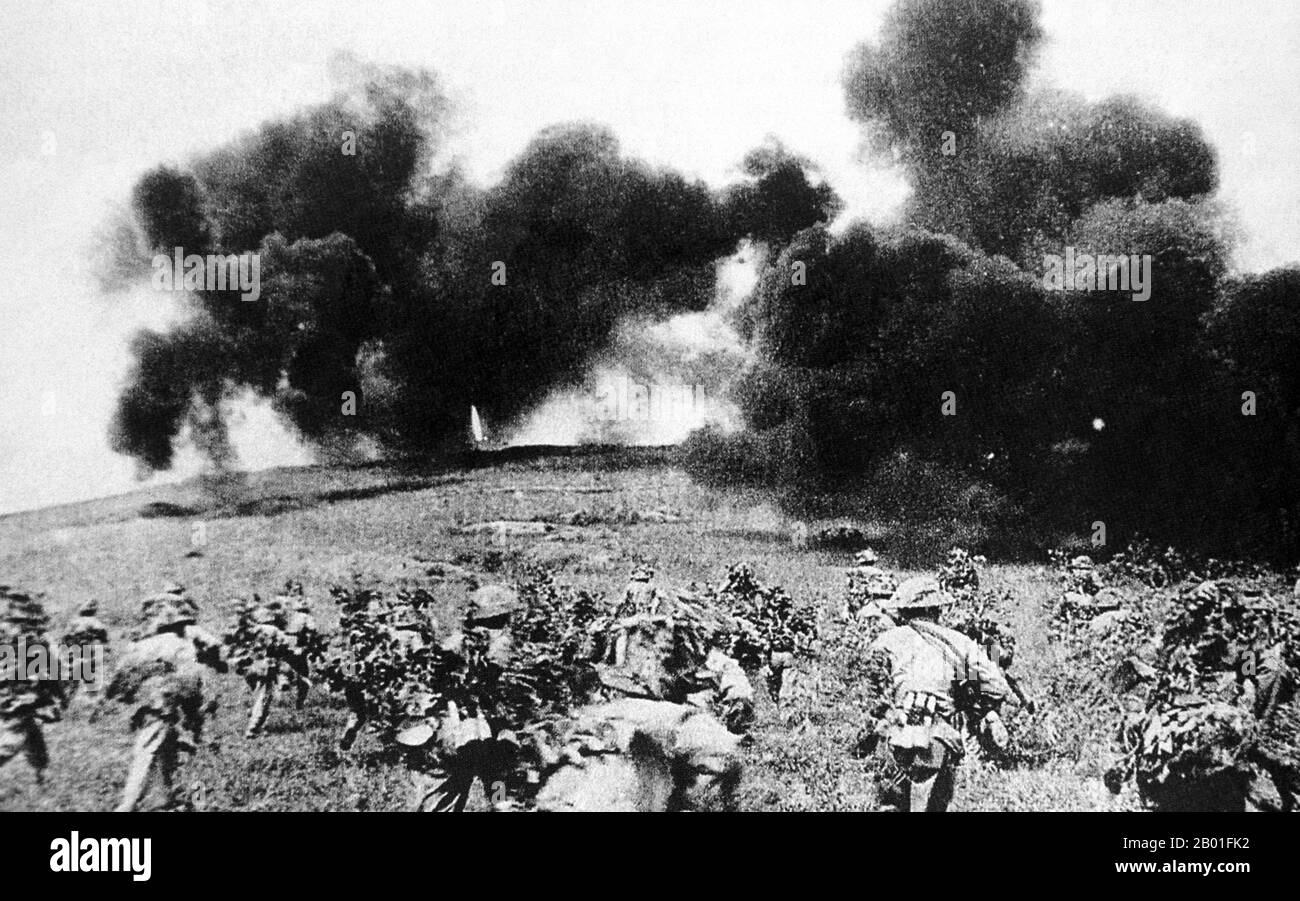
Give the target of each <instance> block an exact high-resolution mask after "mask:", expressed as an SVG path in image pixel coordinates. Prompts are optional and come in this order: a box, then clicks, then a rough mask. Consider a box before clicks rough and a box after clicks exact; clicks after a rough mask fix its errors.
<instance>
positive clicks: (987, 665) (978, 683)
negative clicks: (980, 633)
mask: <svg viewBox="0 0 1300 901" xmlns="http://www.w3.org/2000/svg"><path fill="white" fill-rule="evenodd" d="M968 640H969V639H968ZM966 667H967V672H966V673H965V677H966V679H967V680H968V681H970V682H973V683H974V685H975V690H976V691H977V692H979V695H980V698H981V700H983V701H984V702H985V703H987V704H990V705H996V704H1000V703H1002V702H1003V701H1005V700H1006V699H1007V697H1008V696H1009V695H1010V694H1011V686H1010V685H1008V684H1007V680H1006V677H1005V676H1004V675H1003V674H1002V668H1001V667H1000V666H998V665H997V664H996V663H994V662H993V661H992V660H990V659H989V656H988V654H986V653H984V649H983V648H981V647H980V646H979V645H977V644H975V642H973V641H971V642H970V645H969V646H968V647H967V649H966Z"/></svg>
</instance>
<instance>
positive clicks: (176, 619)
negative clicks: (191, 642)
mask: <svg viewBox="0 0 1300 901" xmlns="http://www.w3.org/2000/svg"><path fill="white" fill-rule="evenodd" d="M141 613H142V615H143V618H144V620H145V621H146V623H147V627H146V631H147V632H162V631H165V630H167V629H169V628H172V627H174V626H187V625H193V624H194V623H195V622H197V621H198V613H199V610H198V605H197V604H195V603H194V602H193V601H191V600H190V599H189V598H186V597H182V596H180V595H176V594H173V593H171V592H159V593H158V594H151V595H149V596H148V597H147V598H145V599H144V601H143V602H142V604H141Z"/></svg>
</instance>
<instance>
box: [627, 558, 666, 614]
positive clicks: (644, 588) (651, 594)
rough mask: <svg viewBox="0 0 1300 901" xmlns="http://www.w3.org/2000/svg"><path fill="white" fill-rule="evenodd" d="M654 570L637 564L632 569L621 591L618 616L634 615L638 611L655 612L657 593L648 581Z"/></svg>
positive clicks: (653, 574)
mask: <svg viewBox="0 0 1300 901" xmlns="http://www.w3.org/2000/svg"><path fill="white" fill-rule="evenodd" d="M654 577H655V571H654V570H653V569H651V568H650V567H648V566H638V567H637V568H636V569H634V570H633V571H632V575H631V576H630V577H629V579H628V582H627V588H626V589H625V590H624V591H623V603H622V604H621V605H619V608H618V615H619V616H636V615H637V614H638V613H655V612H657V609H656V608H657V607H658V602H657V600H656V597H657V593H656V592H655V589H654V586H652V585H651V584H650V583H651V581H653V579H654Z"/></svg>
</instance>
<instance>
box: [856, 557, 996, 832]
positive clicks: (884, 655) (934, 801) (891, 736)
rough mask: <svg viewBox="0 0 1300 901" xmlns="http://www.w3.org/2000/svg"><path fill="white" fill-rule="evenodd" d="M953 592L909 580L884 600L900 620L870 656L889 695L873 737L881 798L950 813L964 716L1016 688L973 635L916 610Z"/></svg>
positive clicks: (942, 602) (932, 608) (941, 603)
mask: <svg viewBox="0 0 1300 901" xmlns="http://www.w3.org/2000/svg"><path fill="white" fill-rule="evenodd" d="M948 603H949V598H948V597H947V595H945V594H944V593H943V590H942V589H941V588H940V586H939V583H938V582H937V581H936V580H935V579H932V578H929V577H918V578H914V579H909V580H908V581H906V582H904V583H903V584H902V585H900V586H899V588H898V591H897V592H895V594H894V597H893V598H891V599H890V601H889V602H888V603H887V604H886V605H885V606H886V610H887V611H888V612H889V613H891V615H897V616H899V618H900V620H901V621H902V624H901V625H898V626H896V627H895V628H892V629H890V630H888V631H886V632H885V633H883V634H882V635H880V636H879V637H878V638H876V640H875V641H874V642H872V644H871V646H870V647H869V649H868V655H869V657H871V658H874V661H875V662H876V663H877V664H878V665H879V666H880V667H881V668H882V671H883V672H882V673H881V675H882V676H883V677H884V678H883V679H882V683H883V684H881V685H879V686H877V689H878V691H879V692H880V693H881V694H882V695H883V698H882V701H883V703H882V704H881V706H880V708H879V709H878V710H877V711H875V712H876V713H877V714H878V719H877V723H876V727H875V730H874V734H873V736H872V739H873V742H872V743H873V744H874V745H875V751H876V753H877V755H878V760H879V763H880V773H879V777H880V787H881V790H882V792H881V793H882V799H883V800H884V801H885V802H887V803H891V804H894V805H896V806H898V807H900V808H902V809H904V810H911V811H943V810H946V809H947V807H948V804H949V802H950V801H951V800H952V791H953V776H954V773H955V770H956V767H957V764H958V762H959V761H960V759H961V757H962V754H963V751H964V743H963V740H962V735H961V732H960V730H959V728H958V723H957V721H956V717H957V715H958V714H977V715H980V716H981V717H982V716H983V714H984V713H985V712H987V711H988V710H996V708H997V707H998V706H999V705H1000V704H1001V703H1002V701H1003V700H1004V699H1005V698H1006V697H1007V695H1008V694H1009V692H1010V688H1009V686H1008V685H1007V682H1006V680H1005V679H1004V678H1003V675H1002V673H1001V671H1000V670H999V669H998V667H997V666H996V665H995V664H994V663H993V662H992V661H991V660H989V658H988V656H987V655H986V654H985V653H984V651H983V649H981V648H980V647H979V645H977V644H976V643H975V642H974V641H973V640H971V639H970V638H969V637H967V636H965V635H963V634H961V633H960V632H957V631H955V630H953V629H949V628H946V627H944V626H940V625H939V624H938V623H936V622H933V621H932V620H929V619H925V618H918V616H917V614H925V613H927V612H929V613H931V614H935V613H937V612H938V611H939V610H941V609H942V608H943V607H945V606H947V605H948Z"/></svg>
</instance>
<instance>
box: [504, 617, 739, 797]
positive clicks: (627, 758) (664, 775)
mask: <svg viewBox="0 0 1300 901" xmlns="http://www.w3.org/2000/svg"><path fill="white" fill-rule="evenodd" d="M617 628H619V629H620V630H621V631H622V632H623V634H624V635H626V637H627V639H628V640H627V644H626V653H625V654H624V657H623V659H622V660H621V661H619V662H618V663H617V664H615V665H612V666H599V667H597V669H598V671H599V674H600V681H601V684H602V686H603V687H604V693H605V695H606V697H607V700H606V702H604V703H598V704H595V705H592V706H588V707H585V708H583V709H581V710H579V711H577V712H576V713H575V714H574V716H573V718H572V719H571V720H568V721H566V722H564V723H563V724H560V728H559V731H558V734H554V735H547V734H543V733H540V732H539V733H535V734H534V735H533V736H532V742H531V744H530V746H529V752H530V754H531V755H532V756H533V757H534V761H533V763H534V765H535V770H534V776H533V778H534V780H535V782H536V783H537V784H539V785H540V789H539V791H538V794H537V799H536V802H537V807H538V809H540V810H666V809H670V808H673V809H682V808H686V809H689V808H699V807H712V806H722V807H728V806H730V805H731V804H733V803H734V796H735V791H736V789H737V787H738V786H739V782H740V762H739V756H738V745H739V742H740V736H739V735H738V734H737V732H740V731H743V729H744V728H746V727H747V725H748V723H749V721H750V719H751V718H752V708H753V694H754V692H753V687H752V686H751V685H750V683H749V679H748V678H747V677H746V676H745V674H744V672H743V670H741V668H740V666H739V664H737V663H736V661H735V660H733V659H731V658H730V657H728V656H727V655H726V654H724V653H723V652H722V651H721V650H720V649H719V648H717V647H709V646H708V641H707V639H705V640H704V641H701V640H700V636H702V635H707V633H709V632H710V631H711V628H710V625H709V624H707V623H705V622H703V621H702V620H701V619H700V612H699V611H697V610H695V609H693V608H692V606H691V605H689V604H687V603H684V602H679V603H678V604H677V605H675V607H674V609H673V610H672V611H671V612H670V613H665V614H660V615H657V616H647V615H642V616H638V617H633V618H631V619H630V620H624V621H623V622H621V623H620V624H619V625H618V627H617ZM713 710H717V711H719V712H720V713H721V714H722V717H723V719H724V720H725V721H726V722H727V725H726V726H724V725H723V722H720V721H719V719H718V718H717V717H715V716H714V714H713V712H712V711H713Z"/></svg>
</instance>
